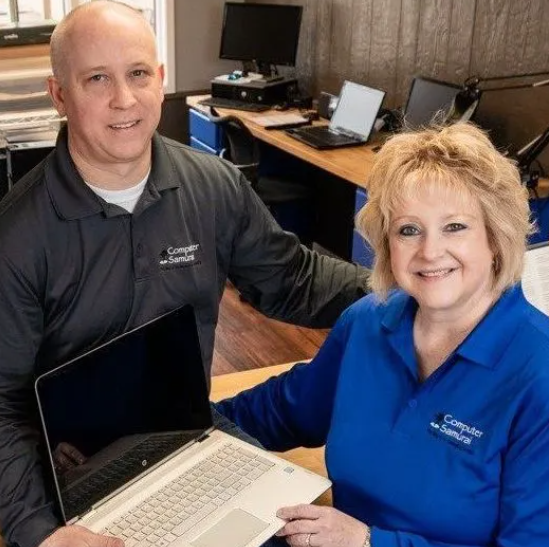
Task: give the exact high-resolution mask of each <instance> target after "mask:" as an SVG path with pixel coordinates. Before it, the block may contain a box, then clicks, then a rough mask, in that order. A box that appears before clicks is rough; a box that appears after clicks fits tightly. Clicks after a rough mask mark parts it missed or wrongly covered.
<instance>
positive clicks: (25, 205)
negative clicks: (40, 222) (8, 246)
mask: <svg viewBox="0 0 549 547" xmlns="http://www.w3.org/2000/svg"><path fill="white" fill-rule="evenodd" d="M50 203H51V202H50V199H49V194H48V191H47V189H46V185H45V177H44V162H41V163H40V164H38V165H37V166H36V167H34V168H33V169H32V170H31V171H29V172H28V173H27V174H26V175H25V176H23V177H22V178H21V180H19V181H18V182H17V183H16V184H15V185H14V187H13V188H12V190H10V191H9V192H8V194H7V195H6V196H5V197H4V199H3V200H2V201H0V236H1V235H3V234H5V233H6V232H7V231H10V230H9V229H10V228H12V229H13V228H14V227H17V228H19V225H20V224H21V223H28V221H29V219H30V218H33V219H36V215H37V214H38V212H39V211H38V209H39V208H42V209H43V208H44V207H47V206H49V205H50Z"/></svg>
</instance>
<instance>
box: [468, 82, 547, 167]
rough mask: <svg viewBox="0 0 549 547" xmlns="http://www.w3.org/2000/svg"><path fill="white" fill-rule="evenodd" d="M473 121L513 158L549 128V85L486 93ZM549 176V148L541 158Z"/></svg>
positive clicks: (495, 90)
mask: <svg viewBox="0 0 549 547" xmlns="http://www.w3.org/2000/svg"><path fill="white" fill-rule="evenodd" d="M473 121H474V122H475V123H476V124H477V125H479V126H480V127H482V128H484V129H486V130H487V131H488V133H489V135H490V138H491V139H492V142H493V143H494V144H495V145H496V146H497V147H498V148H499V149H501V150H503V151H507V152H508V153H509V154H510V155H511V156H515V154H516V153H517V152H518V151H519V150H521V149H522V148H524V147H525V146H526V145H527V144H529V143H530V142H532V141H533V140H534V139H535V138H536V137H537V136H538V135H540V134H541V133H543V132H544V131H545V130H546V129H547V128H548V127H549V86H543V87H525V88H517V89H493V90H484V91H483V92H482V94H481V96H480V101H479V104H478V107H477V110H476V112H475V115H474V117H473ZM537 161H538V162H539V164H540V166H541V168H542V171H543V173H542V174H547V173H549V146H548V147H546V148H545V150H543V151H542V152H541V153H540V155H539V156H538V157H537Z"/></svg>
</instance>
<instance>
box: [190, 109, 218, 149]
mask: <svg viewBox="0 0 549 547" xmlns="http://www.w3.org/2000/svg"><path fill="white" fill-rule="evenodd" d="M189 133H190V137H191V139H190V140H191V146H192V147H193V148H197V149H198V150H203V151H205V152H209V153H210V154H216V155H219V154H220V153H221V151H222V149H223V131H222V130H221V128H220V127H219V126H218V125H217V124H215V123H212V122H211V121H210V120H209V119H208V117H207V116H206V115H205V114H202V112H199V111H198V110H194V109H193V108H191V109H190V110H189Z"/></svg>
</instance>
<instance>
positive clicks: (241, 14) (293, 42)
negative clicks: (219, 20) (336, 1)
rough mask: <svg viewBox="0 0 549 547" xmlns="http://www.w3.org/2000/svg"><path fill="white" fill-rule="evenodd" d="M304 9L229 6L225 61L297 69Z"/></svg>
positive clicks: (225, 24)
mask: <svg viewBox="0 0 549 547" xmlns="http://www.w3.org/2000/svg"><path fill="white" fill-rule="evenodd" d="M302 12H303V7H302V6H287V5H278V4H276V5H275V4H241V3H236V2H227V3H226V4H225V11H224V14H223V31H222V35H221V51H220V53H219V56H220V57H221V58H222V59H232V60H236V61H257V62H260V63H270V64H273V65H287V66H294V65H295V59H296V54H297V44H298V41H299V28H300V25H301V15H302Z"/></svg>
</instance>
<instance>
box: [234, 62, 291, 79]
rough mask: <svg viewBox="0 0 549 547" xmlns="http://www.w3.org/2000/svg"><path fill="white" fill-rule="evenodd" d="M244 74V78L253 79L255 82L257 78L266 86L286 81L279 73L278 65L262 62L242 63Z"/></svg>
mask: <svg viewBox="0 0 549 547" xmlns="http://www.w3.org/2000/svg"><path fill="white" fill-rule="evenodd" d="M242 73H243V75H244V76H248V77H252V78H253V79H254V80H255V79H256V77H257V80H261V81H262V82H264V83H266V84H270V83H272V82H280V81H282V80H284V77H283V76H281V75H280V74H279V73H278V69H277V68H276V65H273V64H271V63H264V62H261V61H252V62H247V61H244V62H243V63H242Z"/></svg>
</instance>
